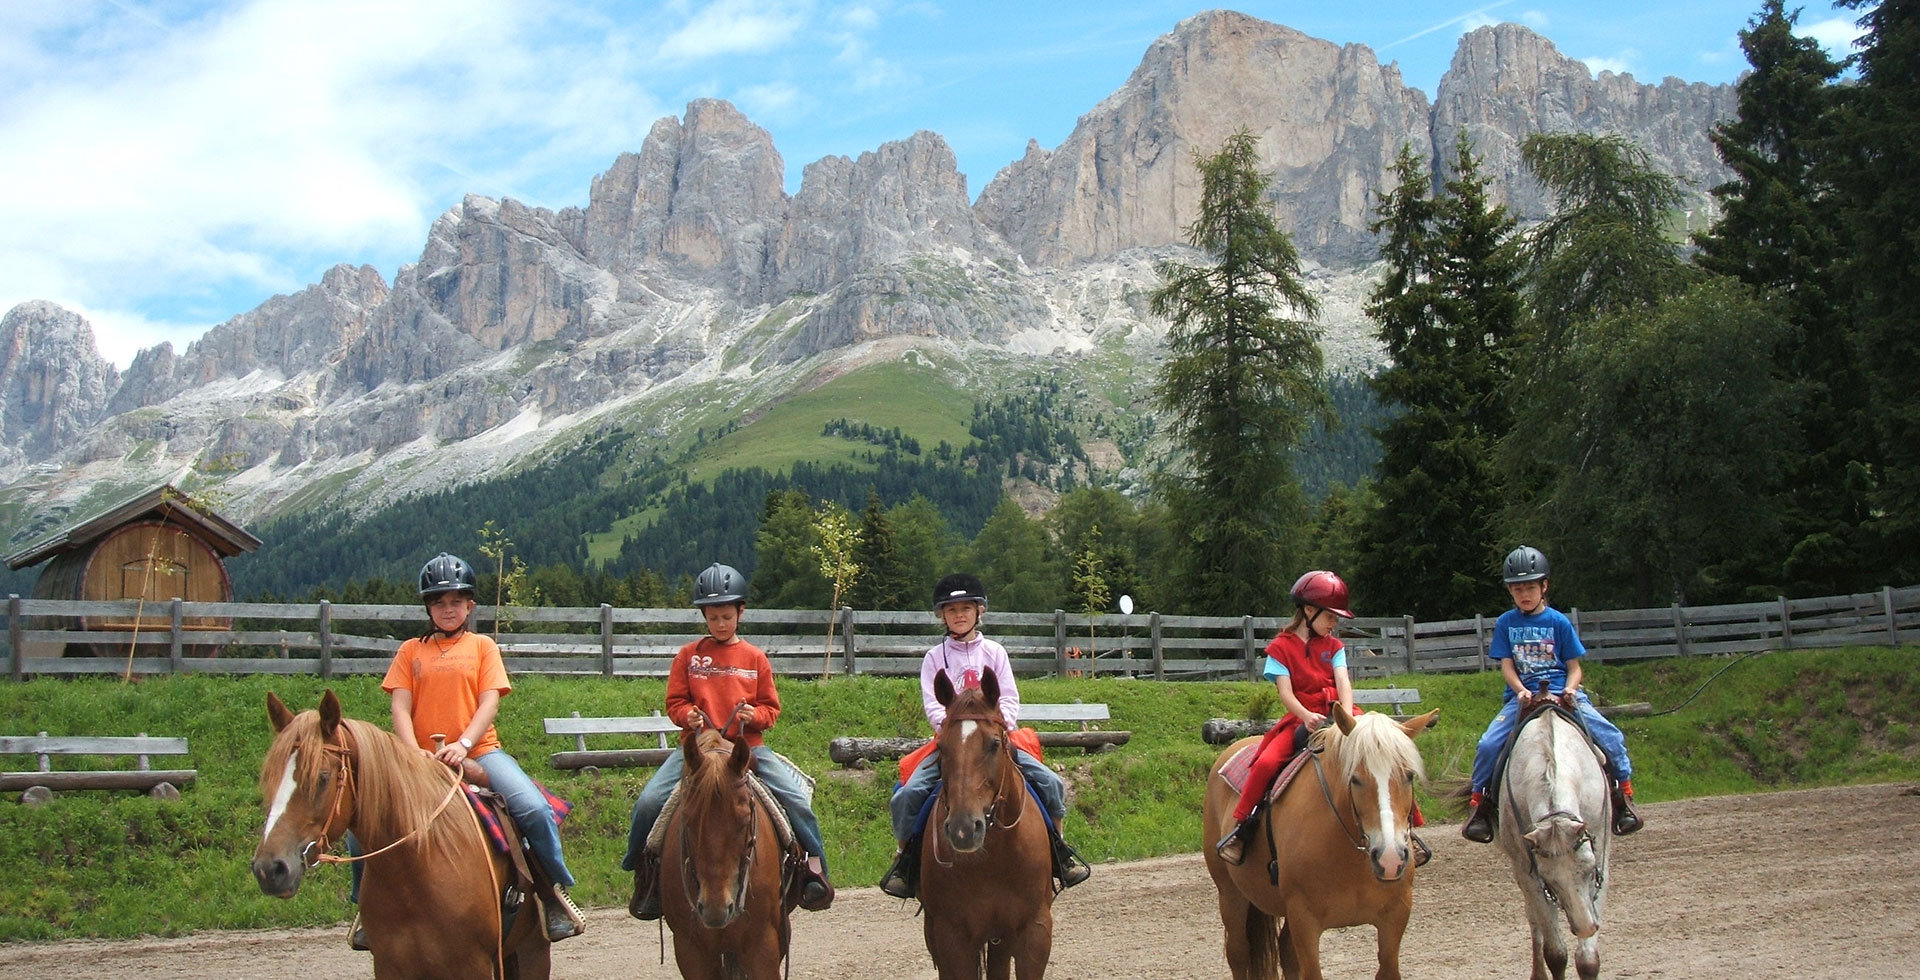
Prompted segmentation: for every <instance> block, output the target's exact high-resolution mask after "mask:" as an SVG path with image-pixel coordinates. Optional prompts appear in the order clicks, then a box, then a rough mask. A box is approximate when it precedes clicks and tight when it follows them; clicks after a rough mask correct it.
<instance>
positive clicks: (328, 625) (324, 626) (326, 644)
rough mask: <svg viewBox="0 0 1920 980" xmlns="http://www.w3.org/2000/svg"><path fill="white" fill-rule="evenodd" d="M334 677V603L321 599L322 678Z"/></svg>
mask: <svg viewBox="0 0 1920 980" xmlns="http://www.w3.org/2000/svg"><path fill="white" fill-rule="evenodd" d="M332 677H333V603H331V602H328V601H327V600H325V599H322V600H320V679H321V680H323V681H324V680H329V679H331V678H332Z"/></svg>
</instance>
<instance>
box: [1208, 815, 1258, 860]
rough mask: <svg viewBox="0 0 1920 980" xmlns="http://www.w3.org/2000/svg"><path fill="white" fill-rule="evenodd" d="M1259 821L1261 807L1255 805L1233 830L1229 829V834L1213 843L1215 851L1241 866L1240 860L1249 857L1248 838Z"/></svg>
mask: <svg viewBox="0 0 1920 980" xmlns="http://www.w3.org/2000/svg"><path fill="white" fill-rule="evenodd" d="M1259 823H1260V808H1259V807H1255V808H1254V811H1253V812H1252V813H1250V814H1248V815H1247V819H1245V820H1242V821H1240V822H1239V823H1238V824H1235V825H1234V828H1233V829H1232V830H1230V831H1227V836H1225V837H1222V838H1220V843H1218V844H1215V845H1213V850H1214V853H1216V854H1218V855H1220V860H1222V861H1225V862H1227V863H1228V864H1231V865H1233V866H1234V867H1236V868H1237V867H1239V866H1240V862H1242V861H1245V860H1246V859H1247V840H1248V838H1250V837H1252V836H1253V829H1254V827H1256V826H1258V825H1259Z"/></svg>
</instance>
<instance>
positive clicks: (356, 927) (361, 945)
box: [347, 909, 373, 953]
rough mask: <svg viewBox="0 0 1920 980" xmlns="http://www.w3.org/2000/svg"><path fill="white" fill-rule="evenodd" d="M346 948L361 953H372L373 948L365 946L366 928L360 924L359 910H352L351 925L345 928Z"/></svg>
mask: <svg viewBox="0 0 1920 980" xmlns="http://www.w3.org/2000/svg"><path fill="white" fill-rule="evenodd" d="M347 948H348V949H352V950H357V951H359V952H362V953H371V952H373V947H372V946H369V945H367V928H366V927H365V926H363V925H361V924H360V910H359V909H354V910H353V925H351V926H348V927H347Z"/></svg>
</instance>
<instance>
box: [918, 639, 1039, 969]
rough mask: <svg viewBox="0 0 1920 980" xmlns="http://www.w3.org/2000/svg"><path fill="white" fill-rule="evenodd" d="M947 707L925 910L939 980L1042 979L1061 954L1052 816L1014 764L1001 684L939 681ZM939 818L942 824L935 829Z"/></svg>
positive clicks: (988, 675)
mask: <svg viewBox="0 0 1920 980" xmlns="http://www.w3.org/2000/svg"><path fill="white" fill-rule="evenodd" d="M933 692H934V697H936V698H938V699H939V701H940V703H941V704H943V705H946V708H947V720H946V723H945V724H944V725H942V726H941V728H940V734H939V737H938V739H937V741H938V742H939V744H940V795H939V797H938V801H937V803H936V804H935V806H934V810H933V815H932V816H931V817H929V818H928V824H929V826H928V828H927V832H926V833H925V834H924V835H922V838H923V839H922V841H921V845H920V846H921V858H920V906H921V909H922V911H923V912H924V913H925V915H926V922H925V931H926V937H927V952H928V953H929V954H931V955H932V956H933V965H934V967H935V968H936V969H938V970H939V973H940V980H978V978H979V977H980V975H981V970H982V967H983V966H984V968H985V971H986V976H987V978H988V980H1006V978H1007V968H1008V965H1009V963H1011V965H1012V967H1013V971H1014V974H1015V975H1016V976H1017V977H1019V980H1040V978H1041V977H1043V976H1045V975H1046V972H1047V957H1048V956H1049V955H1051V954H1052V952H1053V880H1052V869H1053V863H1052V855H1051V850H1050V847H1049V845H1048V842H1047V826H1046V819H1047V817H1046V814H1045V813H1044V812H1042V810H1041V808H1040V804H1039V802H1038V801H1037V800H1035V799H1034V797H1033V794H1032V793H1031V792H1030V791H1028V789H1027V782H1026V779H1025V778H1024V777H1022V776H1021V774H1020V767H1019V765H1017V764H1016V763H1015V762H1014V760H1013V746H1012V744H1011V743H1010V742H1009V741H1008V738H1007V735H1008V732H1007V725H1006V722H1005V721H1004V720H1003V719H1002V718H1001V716H1000V682H999V680H998V679H997V678H996V677H995V676H994V673H993V671H985V672H984V673H983V674H982V675H981V678H980V686H979V687H977V688H968V689H967V690H965V691H962V692H959V693H958V694H956V693H955V692H954V690H953V682H952V681H950V680H948V679H947V674H946V671H941V672H940V673H939V674H937V675H936V676H935V677H934V681H933ZM936 821H937V823H938V826H934V825H933V824H935V822H936Z"/></svg>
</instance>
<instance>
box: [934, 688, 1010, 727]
mask: <svg viewBox="0 0 1920 980" xmlns="http://www.w3.org/2000/svg"><path fill="white" fill-rule="evenodd" d="M947 721H949V722H952V721H990V722H992V723H994V724H996V725H999V726H1000V727H1002V728H1005V727H1007V719H1006V717H1005V716H1003V715H1002V714H1000V703H999V702H998V701H989V700H987V694H986V692H985V691H983V690H981V689H980V688H978V687H969V688H966V689H965V690H961V691H956V692H954V695H953V702H952V703H951V704H949V705H947Z"/></svg>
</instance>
